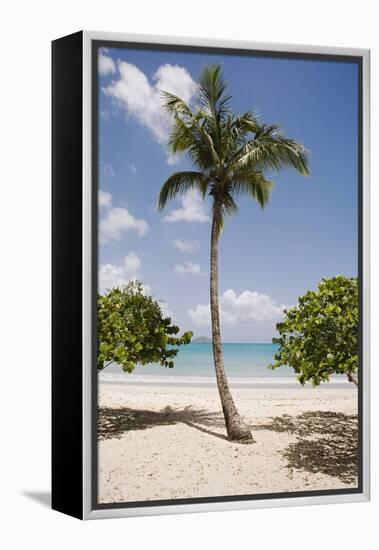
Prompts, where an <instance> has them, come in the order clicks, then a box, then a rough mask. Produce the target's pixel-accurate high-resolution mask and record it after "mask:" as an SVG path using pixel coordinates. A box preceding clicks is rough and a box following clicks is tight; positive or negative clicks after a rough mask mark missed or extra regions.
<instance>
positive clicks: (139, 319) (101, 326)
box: [97, 281, 192, 372]
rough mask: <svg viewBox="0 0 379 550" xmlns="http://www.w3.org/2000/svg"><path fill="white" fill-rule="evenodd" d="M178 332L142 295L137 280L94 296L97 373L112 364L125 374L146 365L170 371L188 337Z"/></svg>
mask: <svg viewBox="0 0 379 550" xmlns="http://www.w3.org/2000/svg"><path fill="white" fill-rule="evenodd" d="M178 333H179V327H177V326H175V325H173V324H171V318H170V317H165V316H164V315H163V313H162V310H161V308H160V305H159V302H157V301H156V300H154V299H153V298H152V297H151V296H149V295H147V294H146V293H145V292H144V287H143V285H142V283H141V282H139V281H132V282H129V283H128V284H127V285H125V286H123V287H122V288H112V289H110V290H109V291H108V292H107V293H106V294H105V295H98V298H97V334H98V354H97V368H98V370H102V369H103V368H104V367H106V366H107V365H109V364H110V363H113V362H115V363H117V364H119V365H120V366H121V367H122V369H123V370H124V371H125V372H132V371H133V370H134V368H135V366H136V365H137V364H141V365H146V364H148V363H160V364H161V365H162V366H164V367H169V368H172V367H173V366H174V361H173V359H174V358H175V357H176V355H177V353H178V351H179V346H181V345H184V344H188V343H190V342H191V338H192V332H185V333H184V334H182V336H176V335H177V334H178Z"/></svg>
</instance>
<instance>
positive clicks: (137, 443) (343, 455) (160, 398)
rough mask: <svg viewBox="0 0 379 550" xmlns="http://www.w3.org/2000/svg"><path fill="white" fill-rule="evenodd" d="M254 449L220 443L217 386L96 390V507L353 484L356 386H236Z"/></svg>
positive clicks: (222, 436) (132, 386) (221, 426)
mask: <svg viewBox="0 0 379 550" xmlns="http://www.w3.org/2000/svg"><path fill="white" fill-rule="evenodd" d="M233 395H234V397H235V401H236V403H237V406H238V408H239V411H240V413H241V414H242V415H243V417H244V418H245V420H247V421H248V423H249V424H250V426H251V429H252V432H253V435H254V438H255V440H256V443H255V444H253V445H238V444H235V443H231V442H229V441H227V439H226V438H225V428H224V422H223V417H222V412H221V407H220V402H219V397H218V394H217V390H216V388H209V387H208V388H207V387H191V386H188V385H187V386H183V387H170V386H166V387H162V386H154V385H136V384H110V383H100V389H99V406H100V410H99V413H100V414H99V453H98V458H99V501H100V502H103V503H109V502H133V501H141V500H161V499H177V498H191V497H210V496H223V495H247V494H258V493H266V492H288V491H304V490H317V489H340V488H341V489H342V488H349V487H355V486H356V483H357V480H356V462H357V452H356V445H357V424H356V415H357V391H356V389H355V388H352V387H350V386H347V387H346V388H330V387H329V388H322V389H316V390H314V389H301V388H299V387H297V386H296V387H291V388H286V389H283V388H270V389H267V388H259V389H251V388H235V389H234V390H233Z"/></svg>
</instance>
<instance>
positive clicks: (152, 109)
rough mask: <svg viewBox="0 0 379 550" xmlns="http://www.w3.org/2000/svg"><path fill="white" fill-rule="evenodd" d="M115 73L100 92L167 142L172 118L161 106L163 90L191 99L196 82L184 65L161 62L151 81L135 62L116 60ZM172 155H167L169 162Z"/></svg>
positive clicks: (172, 158) (160, 139)
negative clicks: (116, 71)
mask: <svg viewBox="0 0 379 550" xmlns="http://www.w3.org/2000/svg"><path fill="white" fill-rule="evenodd" d="M117 70H118V75H117V78H116V79H115V80H113V81H112V82H111V83H110V84H109V85H108V86H106V87H105V88H104V89H103V92H104V93H105V94H106V95H107V96H109V97H111V98H113V99H115V100H116V102H117V103H118V105H119V106H120V107H121V108H123V109H124V110H125V111H126V113H127V114H128V115H130V116H132V117H133V118H135V119H136V120H137V121H138V122H139V123H140V124H142V125H143V126H145V127H146V128H147V129H148V130H149V131H150V132H151V135H152V136H153V138H154V139H155V141H157V142H158V143H160V144H161V145H166V144H167V140H168V137H169V135H170V130H171V125H172V118H171V116H170V115H169V114H168V113H167V112H166V111H165V110H164V109H162V95H161V93H162V91H166V92H171V93H173V94H175V95H178V96H179V97H181V98H182V99H184V100H185V101H186V102H190V101H191V99H192V97H193V95H194V93H195V91H196V89H197V84H196V83H195V82H194V80H192V77H191V75H190V74H189V72H188V71H187V70H186V69H185V68H184V67H179V66H178V65H169V64H165V65H161V66H160V67H159V68H158V70H157V71H156V73H155V74H154V75H153V83H152V84H150V82H149V80H148V78H147V76H146V75H145V74H144V73H143V72H142V71H141V70H140V69H139V68H138V67H137V66H136V65H133V64H131V63H127V62H126V61H120V60H119V61H118V62H117ZM173 161H174V157H172V155H169V157H168V162H169V164H172V163H173Z"/></svg>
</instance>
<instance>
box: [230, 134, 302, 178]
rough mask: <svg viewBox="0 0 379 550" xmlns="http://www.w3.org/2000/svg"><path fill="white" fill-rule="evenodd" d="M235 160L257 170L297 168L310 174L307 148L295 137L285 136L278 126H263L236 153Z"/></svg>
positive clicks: (300, 171)
mask: <svg viewBox="0 0 379 550" xmlns="http://www.w3.org/2000/svg"><path fill="white" fill-rule="evenodd" d="M233 161H235V163H236V164H238V165H240V166H250V168H251V169H256V170H275V171H279V170H281V169H282V168H295V170H297V171H298V172H299V173H300V174H301V175H302V176H307V175H309V154H308V151H307V149H306V148H305V147H304V146H303V145H302V144H300V143H298V142H297V141H295V140H294V139H288V138H285V137H284V136H283V135H282V134H281V133H280V132H279V131H278V127H277V126H262V127H260V128H259V130H258V131H257V133H256V134H255V136H254V137H253V138H252V139H251V140H249V141H248V142H247V143H246V144H245V145H244V146H242V147H241V149H240V150H239V151H238V152H237V153H236V154H235V156H234V158H233Z"/></svg>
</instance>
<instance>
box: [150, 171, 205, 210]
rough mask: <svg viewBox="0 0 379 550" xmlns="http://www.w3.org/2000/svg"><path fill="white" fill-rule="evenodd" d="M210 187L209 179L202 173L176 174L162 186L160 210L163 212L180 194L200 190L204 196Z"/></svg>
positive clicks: (159, 200) (159, 202) (159, 201)
mask: <svg viewBox="0 0 379 550" xmlns="http://www.w3.org/2000/svg"><path fill="white" fill-rule="evenodd" d="M207 185H208V178H207V176H206V175H205V174H202V173H201V172H191V171H187V172H175V173H174V174H172V176H170V177H169V178H168V179H167V180H166V181H165V183H164V184H163V185H162V187H161V190H160V193H159V199H158V210H163V208H164V207H165V206H166V203H167V201H168V200H170V199H173V198H174V197H176V195H177V194H178V193H185V192H186V191H189V190H190V189H198V190H199V191H200V193H201V194H202V195H203V196H204V195H205V194H206V188H207Z"/></svg>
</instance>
